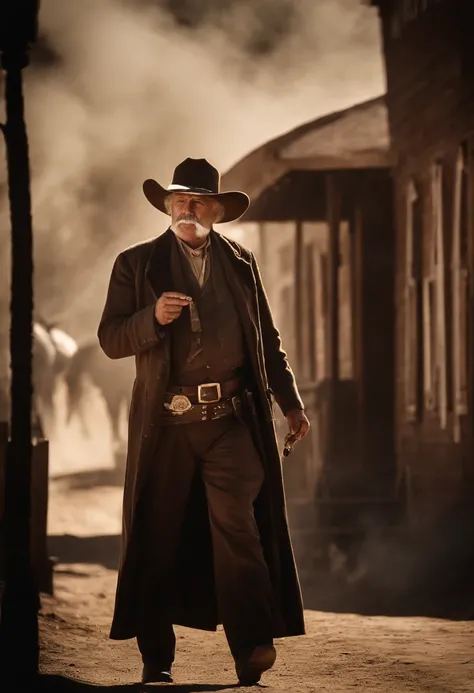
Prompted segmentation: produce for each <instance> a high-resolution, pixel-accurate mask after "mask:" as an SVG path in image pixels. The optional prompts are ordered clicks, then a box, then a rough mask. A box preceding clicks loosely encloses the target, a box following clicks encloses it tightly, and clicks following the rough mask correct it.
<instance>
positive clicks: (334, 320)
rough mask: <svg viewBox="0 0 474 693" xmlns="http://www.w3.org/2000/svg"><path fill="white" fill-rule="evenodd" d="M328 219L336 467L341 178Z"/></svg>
mask: <svg viewBox="0 0 474 693" xmlns="http://www.w3.org/2000/svg"><path fill="white" fill-rule="evenodd" d="M326 205H327V206H326V215H327V222H328V230H329V239H328V240H329V242H328V315H327V322H326V324H327V340H328V349H327V353H328V377H329V393H328V394H329V397H328V464H329V467H330V468H332V467H334V465H335V464H336V451H337V385H338V382H339V255H340V252H339V240H340V239H339V229H340V216H341V211H340V210H341V208H340V205H341V195H340V189H339V180H338V177H337V174H333V173H328V174H327V175H326Z"/></svg>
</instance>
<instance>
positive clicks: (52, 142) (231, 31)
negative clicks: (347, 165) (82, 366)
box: [0, 0, 384, 340]
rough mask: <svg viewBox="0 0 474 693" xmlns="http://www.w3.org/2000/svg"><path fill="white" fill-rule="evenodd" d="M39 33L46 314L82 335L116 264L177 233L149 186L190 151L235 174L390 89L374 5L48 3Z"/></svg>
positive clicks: (36, 132)
mask: <svg viewBox="0 0 474 693" xmlns="http://www.w3.org/2000/svg"><path fill="white" fill-rule="evenodd" d="M40 31H41V43H40V46H39V48H38V49H36V50H37V52H36V58H35V60H34V62H33V64H32V66H30V68H28V70H26V71H25V95H26V106H27V108H26V113H27V123H28V129H29V139H30V156H31V170H32V194H33V218H34V226H35V253H36V275H35V281H36V306H37V309H38V310H39V311H40V312H41V314H42V315H44V316H45V317H46V318H47V319H48V320H49V321H56V322H58V323H59V324H60V325H61V327H63V328H64V329H66V330H69V331H70V332H71V333H72V334H73V336H74V337H76V338H77V339H79V340H86V339H90V338H92V337H93V336H94V334H95V331H96V326H97V322H98V319H99V317H100V313H101V310H102V306H103V302H104V298H105V291H106V286H107V282H108V278H109V274H110V269H111V265H112V261H113V258H114V256H115V255H116V254H117V253H118V252H120V250H122V249H123V248H124V247H126V246H128V245H130V244H133V243H136V242H139V241H141V240H143V239H145V238H149V237H151V236H154V235H158V234H159V233H161V232H162V231H163V230H164V229H165V228H166V226H167V219H166V217H164V216H163V215H161V214H160V213H158V212H157V211H156V210H155V209H153V207H151V205H149V204H148V203H147V202H146V200H145V198H144V196H143V194H142V191H141V183H142V181H143V180H144V179H145V178H148V177H155V178H156V179H158V180H160V181H162V182H163V183H164V184H167V183H168V182H169V180H170V178H171V176H172V172H173V169H174V166H175V165H176V164H177V163H178V162H179V161H181V160H182V159H183V158H185V157H187V156H191V157H206V158H207V159H209V160H210V161H211V162H212V163H214V165H216V166H217V167H218V168H219V169H220V170H222V171H223V170H225V169H226V168H228V167H229V166H230V165H232V164H233V163H234V162H235V161H236V160H238V159H239V158H240V157H242V156H244V155H245V154H246V153H247V152H248V151H249V150H250V149H252V148H253V147H255V146H258V145H259V144H261V143H263V142H264V141H266V140H268V139H270V138H272V137H275V136H277V135H278V134H280V133H281V132H282V131H284V130H288V129H290V128H293V127H295V126H296V125H298V124H300V123H302V122H304V121H306V120H309V119H313V118H315V117H317V116H318V115H319V114H321V115H322V114H324V113H327V112H330V111H332V110H335V109H338V108H343V107H345V106H348V105H350V104H352V103H354V102H357V101H359V100H363V99H366V98H370V97H372V96H374V95H376V94H379V93H381V92H382V91H383V90H384V79H383V69H382V58H381V53H380V43H379V32H378V19H377V15H376V12H375V10H373V9H371V8H369V7H366V6H363V5H362V3H361V2H360V1H359V0H338V1H337V2H336V1H335V0H320V1H319V2H317V3H315V2H314V1H313V0H299V2H298V3H294V2H292V1H290V0H272V1H271V2H269V1H268V0H261V1H260V2H259V3H258V7H257V8H256V3H254V2H250V0H233V1H231V0H228V1H227V2H225V1H224V0H219V2H218V1H217V0H179V1H178V0H173V2H171V0H161V1H154V2H152V1H151V0H142V1H141V2H138V0H135V1H134V2H132V1H131V0H101V1H100V2H97V1H96V0H69V1H68V2H63V1H62V0H43V2H42V3H41V13H40ZM40 49H41V50H40ZM3 176H4V173H3V172H0V194H1V195H2V200H1V208H0V224H1V227H0V229H1V234H2V235H1V240H2V243H1V246H0V261H1V265H0V274H1V276H2V285H1V286H0V290H1V297H2V312H4V307H3V306H5V308H6V306H7V298H8V283H7V280H6V278H7V277H8V256H9V252H8V233H9V222H8V211H7V205H6V195H5V187H3V188H2V183H4V178H3ZM223 228H225V227H223Z"/></svg>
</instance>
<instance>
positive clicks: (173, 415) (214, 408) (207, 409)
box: [160, 397, 240, 426]
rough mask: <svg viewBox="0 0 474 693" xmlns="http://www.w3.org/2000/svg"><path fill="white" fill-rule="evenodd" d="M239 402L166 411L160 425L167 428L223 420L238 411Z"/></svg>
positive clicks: (236, 398)
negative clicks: (175, 425) (172, 425)
mask: <svg viewBox="0 0 474 693" xmlns="http://www.w3.org/2000/svg"><path fill="white" fill-rule="evenodd" d="M237 400H239V401H240V398H239V397H233V398H232V399H221V400H220V401H219V402H214V403H211V404H196V405H192V406H191V407H190V408H189V409H187V410H185V411H181V412H180V411H172V410H167V409H165V410H164V411H163V413H162V415H161V419H160V424H161V425H163V426H167V425H169V424H185V423H193V422H197V421H214V420H215V419H221V418H222V417H224V416H230V415H231V414H233V413H234V412H235V411H236V407H237V406H238V402H237Z"/></svg>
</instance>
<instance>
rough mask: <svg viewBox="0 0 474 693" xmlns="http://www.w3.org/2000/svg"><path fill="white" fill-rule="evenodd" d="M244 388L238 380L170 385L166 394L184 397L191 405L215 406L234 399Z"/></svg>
mask: <svg viewBox="0 0 474 693" xmlns="http://www.w3.org/2000/svg"><path fill="white" fill-rule="evenodd" d="M241 388H242V382H241V381H240V380H239V379H238V378H232V380H226V381H225V382H223V383H203V384H202V385H168V386H167V387H166V394H167V395H168V396H169V395H176V396H180V395H182V396H184V397H185V398H186V399H188V400H189V402H190V403H191V404H214V403H216V402H219V400H221V399H222V398H226V397H232V396H233V395H234V394H235V393H236V392H238V390H240V389H241Z"/></svg>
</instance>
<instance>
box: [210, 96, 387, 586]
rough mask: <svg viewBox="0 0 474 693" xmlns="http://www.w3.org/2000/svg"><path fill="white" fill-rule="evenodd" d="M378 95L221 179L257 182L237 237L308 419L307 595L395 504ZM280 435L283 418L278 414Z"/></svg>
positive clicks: (296, 535) (232, 183) (300, 451)
mask: <svg viewBox="0 0 474 693" xmlns="http://www.w3.org/2000/svg"><path fill="white" fill-rule="evenodd" d="M388 148H389V141H388V128H387V122H386V107H385V102H384V100H383V98H379V99H375V100H372V101H369V102H366V103H363V104H359V105H357V106H355V107H353V108H351V109H348V110H346V111H342V112H340V113H336V114H331V115H330V116H327V117H326V118H322V119H319V120H317V121H314V122H312V123H309V124H306V125H304V126H302V127H300V128H297V129H296V130H294V131H292V132H291V133H288V134H287V135H284V136H283V137H281V138H278V139H277V140H274V141H272V142H270V143H268V144H266V145H264V146H263V147H261V148H260V149H258V150H256V151H255V152H252V153H251V154H250V155H249V156H247V157H246V158H245V159H244V160H242V161H241V162H239V163H238V164H237V165H236V166H235V167H234V168H233V169H231V170H230V171H229V172H228V173H227V174H226V175H225V176H224V179H223V184H224V187H225V189H236V188H238V189H242V190H246V191H247V192H249V193H250V195H251V198H252V205H251V207H250V209H249V211H248V213H247V214H246V216H245V217H244V218H243V219H242V220H241V222H239V224H240V225H239V227H238V228H237V229H236V233H235V234H232V233H231V234H229V235H234V237H236V238H240V239H241V240H242V243H243V244H244V245H247V246H248V247H250V248H252V250H254V252H255V254H256V257H257V259H258V261H259V265H260V268H261V271H262V275H263V279H264V283H265V286H266V289H267V293H268V296H269V300H270V304H271V307H272V310H273V313H274V318H275V322H276V324H277V326H278V328H279V330H280V333H281V336H282V341H283V347H284V349H285V350H286V351H287V353H288V357H289V361H290V364H291V366H292V368H293V370H294V371H295V374H296V378H297V381H298V386H299V389H300V392H301V394H302V397H303V400H304V402H305V406H306V408H307V410H308V413H309V416H310V418H311V421H312V424H313V425H312V428H311V432H310V435H309V436H308V437H307V438H306V439H305V440H304V441H303V442H302V443H301V444H300V445H299V446H297V447H296V448H295V452H294V453H293V455H292V456H291V457H289V458H288V460H287V461H286V462H285V463H284V475H285V482H286V492H287V501H288V514H289V519H290V525H291V530H292V537H293V543H294V548H295V553H296V558H297V562H298V566H299V570H300V576H301V579H302V584H303V589H304V590H305V592H306V594H305V596H306V597H307V596H308V593H311V590H312V585H313V583H314V576H315V574H316V573H317V572H318V569H324V570H327V569H328V568H329V569H335V566H336V565H339V566H340V568H341V573H343V574H345V575H346V576H348V575H350V573H351V572H353V571H355V570H356V569H357V555H358V551H359V548H360V546H361V544H362V543H363V542H364V541H365V540H366V539H367V536H368V535H370V534H371V533H373V532H378V531H379V529H380V527H381V526H384V525H386V524H387V522H390V519H391V517H392V516H393V514H394V512H395V507H396V504H395V502H394V501H395V499H396V467H395V454H394V380H395V375H394V345H395V334H394V325H395V306H394V276H395V268H394V256H395V253H394V222H393V211H392V181H391V174H390V169H389V165H390V161H389V154H388ZM277 428H278V433H279V437H280V439H281V440H282V439H283V437H284V435H285V431H286V422H285V421H284V420H283V419H282V417H281V416H280V417H279V418H278V420H277Z"/></svg>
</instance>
